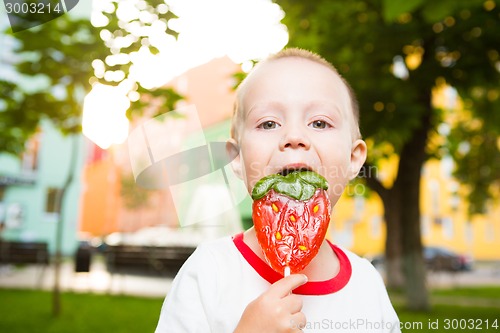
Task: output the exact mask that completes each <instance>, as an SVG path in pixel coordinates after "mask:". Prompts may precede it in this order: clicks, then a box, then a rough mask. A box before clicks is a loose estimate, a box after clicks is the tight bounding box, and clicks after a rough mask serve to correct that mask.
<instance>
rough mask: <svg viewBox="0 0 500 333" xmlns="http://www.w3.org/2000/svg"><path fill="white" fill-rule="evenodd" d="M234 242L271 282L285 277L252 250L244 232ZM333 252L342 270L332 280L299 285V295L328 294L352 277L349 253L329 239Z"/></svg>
mask: <svg viewBox="0 0 500 333" xmlns="http://www.w3.org/2000/svg"><path fill="white" fill-rule="evenodd" d="M233 242H234V245H235V246H236V248H237V249H238V251H240V253H241V255H242V256H243V258H245V260H246V261H247V262H248V263H249V264H250V266H252V267H253V269H255V271H256V272H257V273H258V274H259V275H260V276H261V277H262V278H264V279H265V280H266V281H268V282H269V283H271V284H272V283H274V282H276V281H278V280H280V279H282V278H283V275H281V274H279V273H277V272H276V271H275V270H273V269H272V268H271V267H270V266H269V265H268V264H267V263H266V262H265V261H264V260H262V259H261V258H259V256H258V255H257V254H256V253H255V252H253V251H252V249H251V248H250V247H249V246H248V245H247V244H246V243H245V242H244V241H243V233H239V234H237V235H235V236H234V237H233ZM328 244H330V246H331V248H332V250H333V252H334V253H335V254H336V255H337V257H338V258H339V263H340V270H339V272H338V274H337V275H336V276H335V277H333V278H332V279H330V280H325V281H310V282H307V283H306V284H304V285H302V286H300V287H298V288H297V289H295V290H294V291H293V292H294V294H299V295H328V294H332V293H335V292H337V291H339V290H341V289H342V288H344V287H345V286H346V284H347V283H348V282H349V279H350V278H351V274H352V267H351V262H350V261H349V259H348V258H347V255H346V254H345V253H344V251H342V250H341V249H340V248H338V247H337V246H335V245H333V244H332V243H330V242H329V241H328Z"/></svg>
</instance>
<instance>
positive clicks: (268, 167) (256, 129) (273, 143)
mask: <svg viewBox="0 0 500 333" xmlns="http://www.w3.org/2000/svg"><path fill="white" fill-rule="evenodd" d="M240 103H242V106H243V110H245V111H244V112H245V114H244V115H243V117H242V118H241V119H243V121H242V123H240V124H239V127H238V134H239V135H238V136H239V142H233V143H234V144H235V145H237V146H239V148H240V150H239V155H238V157H236V159H235V160H234V161H233V164H232V166H233V169H234V170H235V172H236V173H237V174H238V175H239V176H240V177H241V178H242V179H243V180H244V182H245V184H246V187H247V189H248V191H249V192H251V190H252V189H253V187H254V185H255V183H256V182H257V181H258V180H259V179H261V178H262V177H264V176H267V175H270V174H273V173H280V172H281V173H283V172H287V171H291V170H295V169H307V170H312V171H315V172H317V173H319V174H320V175H322V176H323V177H325V178H326V179H327V181H328V183H329V189H328V192H329V193H328V194H329V196H330V201H331V202H332V205H334V204H335V203H336V202H337V200H338V198H339V197H340V196H341V194H342V192H343V190H344V188H345V186H346V184H347V182H348V181H349V180H350V179H352V178H354V177H355V176H356V175H357V173H358V172H359V169H360V168H361V166H362V165H363V163H364V161H365V158H366V145H365V143H364V142H363V141H362V140H357V138H356V137H355V133H356V132H355V130H354V128H355V127H354V116H353V115H352V111H351V104H350V99H349V94H348V91H347V88H346V87H345V85H344V84H343V82H342V81H341V79H340V78H339V76H338V75H337V74H336V73H334V72H333V71H332V70H330V69H329V68H327V67H326V66H324V65H321V64H319V63H315V62H313V61H311V60H307V59H302V58H282V59H277V60H272V61H270V62H268V63H265V64H263V65H262V66H260V67H259V68H257V69H256V70H255V72H254V73H252V74H251V76H250V77H249V78H248V81H247V82H246V85H245V87H244V91H243V95H242V99H241V100H240ZM234 149H236V148H234Z"/></svg>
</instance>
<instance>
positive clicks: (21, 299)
mask: <svg viewBox="0 0 500 333" xmlns="http://www.w3.org/2000/svg"><path fill="white" fill-rule="evenodd" d="M61 299H62V313H61V316H60V317H59V318H53V317H52V295H51V293H50V292H46V291H38V290H36V291H35V290H16V289H0V314H1V315H0V332H6V333H7V332H8V333H26V332H36V333H68V332H71V333H89V332H93V333H100V332H110V333H111V332H112V333H132V332H140V333H147V332H153V331H154V329H155V327H156V323H157V321H158V316H159V313H160V309H161V305H162V302H163V300H162V299H156V298H139V297H128V296H115V295H113V296H111V295H96V294H77V293H63V294H62V297H61Z"/></svg>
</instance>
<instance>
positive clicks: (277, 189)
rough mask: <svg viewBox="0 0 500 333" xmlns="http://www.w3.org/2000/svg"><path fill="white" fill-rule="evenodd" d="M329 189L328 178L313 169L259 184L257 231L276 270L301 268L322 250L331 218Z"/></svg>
mask: <svg viewBox="0 0 500 333" xmlns="http://www.w3.org/2000/svg"><path fill="white" fill-rule="evenodd" d="M327 189H328V183H327V181H326V180H325V179H324V178H323V177H321V176H320V175H318V174H317V173H315V172H312V171H294V172H291V173H289V174H287V175H285V176H283V175H281V174H273V175H270V176H267V177H264V178H262V179H261V180H259V181H258V182H257V184H255V187H254V188H253V191H252V198H253V200H254V202H253V211H252V218H253V222H254V226H255V231H256V234H257V239H258V241H259V244H260V247H261V248H262V251H263V252H264V257H265V259H266V261H267V263H268V264H269V265H270V266H271V267H272V268H273V269H274V270H275V271H276V272H278V273H280V274H283V275H285V276H286V275H288V274H289V272H290V271H291V272H292V273H296V272H300V271H301V270H302V269H304V267H306V266H307V265H308V264H309V262H310V261H311V260H312V259H313V258H314V256H315V255H316V254H317V253H318V251H319V248H320V246H321V243H322V241H323V239H324V238H325V234H326V230H327V228H328V223H329V222H330V200H329V199H328V194H327V192H326V190H327Z"/></svg>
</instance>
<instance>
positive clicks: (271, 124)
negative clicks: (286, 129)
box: [259, 120, 279, 130]
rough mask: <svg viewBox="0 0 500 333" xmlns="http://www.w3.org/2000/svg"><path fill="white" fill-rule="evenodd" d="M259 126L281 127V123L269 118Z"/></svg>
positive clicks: (265, 127) (267, 127)
mask: <svg viewBox="0 0 500 333" xmlns="http://www.w3.org/2000/svg"><path fill="white" fill-rule="evenodd" d="M259 127H260V128H262V129H265V130H267V129H275V128H277V127H279V125H278V124H277V123H276V122H275V121H272V120H268V121H265V122H263V123H262V124H260V125H259Z"/></svg>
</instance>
